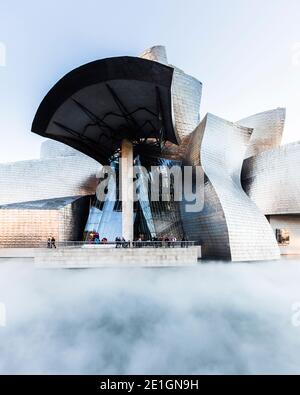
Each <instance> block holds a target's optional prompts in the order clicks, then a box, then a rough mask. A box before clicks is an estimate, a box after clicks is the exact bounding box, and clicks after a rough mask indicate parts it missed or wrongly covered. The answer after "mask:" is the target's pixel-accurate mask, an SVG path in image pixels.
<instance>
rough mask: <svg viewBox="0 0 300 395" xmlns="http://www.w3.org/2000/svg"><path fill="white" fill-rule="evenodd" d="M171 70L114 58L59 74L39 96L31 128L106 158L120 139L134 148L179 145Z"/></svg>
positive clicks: (104, 160)
mask: <svg viewBox="0 0 300 395" xmlns="http://www.w3.org/2000/svg"><path fill="white" fill-rule="evenodd" d="M173 71H174V70H173V69H172V68H171V67H168V66H165V65H162V64H160V63H157V62H152V61H149V60H145V59H141V58H135V57H117V58H108V59H103V60H97V61H94V62H91V63H88V64H86V65H84V66H81V67H79V68H77V69H75V70H73V71H71V72H70V73H68V74H67V75H66V76H65V77H63V78H62V79H61V80H60V81H59V82H58V83H57V84H56V85H55V86H54V87H53V88H52V89H51V90H50V91H49V93H48V94H47V95H46V97H45V98H44V100H43V101H42V103H41V105H40V107H39V109H38V111H37V113H36V115H35V118H34V121H33V124H32V132H34V133H37V134H39V135H41V136H43V137H47V138H50V139H54V140H57V141H60V142H62V143H65V144H67V145H69V146H71V147H73V148H75V149H77V150H79V151H81V152H83V153H85V154H86V155H89V156H91V157H92V158H94V159H96V160H98V161H99V162H101V163H103V164H104V163H107V162H108V161H109V158H110V157H111V156H112V155H113V154H115V153H116V152H117V150H118V149H119V148H120V144H121V141H122V140H123V139H124V138H127V139H129V140H131V141H132V142H133V143H134V145H135V147H136V149H137V150H138V151H143V150H144V151H145V152H149V153H151V152H152V153H154V152H159V151H160V150H161V149H162V147H163V145H164V143H165V142H166V141H170V142H171V143H174V144H179V138H178V136H177V134H176V132H175V129H174V126H173V120H172V99H171V85H172V78H173Z"/></svg>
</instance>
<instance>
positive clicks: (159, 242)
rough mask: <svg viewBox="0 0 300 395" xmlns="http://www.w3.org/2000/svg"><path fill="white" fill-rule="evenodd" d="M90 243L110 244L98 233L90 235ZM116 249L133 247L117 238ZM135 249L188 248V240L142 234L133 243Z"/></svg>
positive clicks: (172, 236)
mask: <svg viewBox="0 0 300 395" xmlns="http://www.w3.org/2000/svg"><path fill="white" fill-rule="evenodd" d="M88 243H90V244H108V243H109V241H108V239H107V237H103V238H102V239H100V235H99V233H98V232H97V231H93V232H90V233H89V235H88ZM111 244H115V245H116V248H128V247H130V246H131V242H130V241H128V240H126V239H125V238H124V237H116V238H115V240H114V242H112V243H111ZM132 245H133V247H137V248H139V247H143V246H153V247H178V246H181V247H187V246H188V240H187V238H186V237H183V238H182V239H181V240H180V241H178V240H177V238H176V237H175V236H174V235H170V236H164V237H151V238H148V237H146V236H145V235H143V234H140V235H139V236H138V237H137V238H136V239H135V240H134V241H133V243H132Z"/></svg>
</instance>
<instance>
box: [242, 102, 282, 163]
mask: <svg viewBox="0 0 300 395" xmlns="http://www.w3.org/2000/svg"><path fill="white" fill-rule="evenodd" d="M285 115H286V110H285V109H284V108H277V109H275V110H271V111H266V112H262V113H260V114H256V115H252V116H251V117H248V118H244V119H242V120H240V121H238V122H237V123H238V124H239V125H242V126H246V127H248V128H252V129H253V133H252V136H251V138H250V143H249V147H248V149H247V152H246V155H245V158H249V157H251V156H254V155H257V154H259V153H261V152H264V151H267V150H269V149H273V148H277V147H279V146H280V144H281V140H282V133H283V129H284V124H285Z"/></svg>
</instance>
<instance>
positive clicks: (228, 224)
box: [183, 114, 279, 261]
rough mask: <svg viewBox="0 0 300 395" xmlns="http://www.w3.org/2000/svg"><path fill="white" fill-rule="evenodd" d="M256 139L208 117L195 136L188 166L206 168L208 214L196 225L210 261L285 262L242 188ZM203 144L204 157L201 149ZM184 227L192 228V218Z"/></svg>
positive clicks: (225, 122)
mask: <svg viewBox="0 0 300 395" xmlns="http://www.w3.org/2000/svg"><path fill="white" fill-rule="evenodd" d="M250 136H251V129H248V128H245V127H241V126H239V125H237V124H233V123H230V122H227V121H225V120H223V119H221V118H218V117H216V116H213V115H211V114H208V115H207V116H206V118H205V119H204V120H203V121H202V123H201V124H200V126H199V127H198V130H196V131H195V140H194V141H193V139H192V143H191V149H190V151H189V153H188V160H189V162H190V163H192V164H194V165H195V164H200V165H201V166H202V169H203V171H204V173H205V175H206V177H207V179H206V186H205V206H204V210H203V211H202V212H201V213H199V214H195V218H194V221H193V222H194V227H196V222H197V220H198V227H197V228H198V232H199V233H198V238H197V241H200V242H201V244H202V246H203V254H204V256H206V257H208V256H221V257H223V258H224V257H226V258H228V259H231V260H232V261H252V260H268V259H278V258H279V248H278V245H277V243H276V240H275V236H274V233H273V231H272V229H271V227H270V225H269V223H268V221H267V220H266V218H265V217H264V215H263V214H262V213H261V212H260V211H259V210H258V208H257V206H256V205H255V204H254V203H253V202H252V201H251V200H250V199H249V197H248V196H247V195H246V193H245V192H244V191H243V189H242V186H241V181H240V179H241V170H242V164H243V159H244V155H245V152H246V149H247V145H248V143H249V139H250ZM197 140H198V141H199V142H200V144H199V143H198V144H199V145H198V147H199V148H198V149H199V154H198V153H197V148H195V144H196V142H197ZM220 142H222V144H220ZM183 222H184V224H185V223H186V222H188V221H187V218H184V219H183ZM185 230H186V231H188V229H187V228H185ZM188 236H189V237H190V235H188ZM193 236H194V237H195V236H196V234H195V230H194V233H193ZM226 247H227V253H226V255H224V252H225V249H226Z"/></svg>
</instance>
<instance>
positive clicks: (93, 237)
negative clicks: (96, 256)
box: [88, 232, 108, 244]
mask: <svg viewBox="0 0 300 395" xmlns="http://www.w3.org/2000/svg"><path fill="white" fill-rule="evenodd" d="M88 241H89V243H91V244H92V243H94V244H107V243H108V239H107V238H106V237H103V238H102V239H101V240H100V235H99V233H98V232H91V233H90V234H89V239H88Z"/></svg>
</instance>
